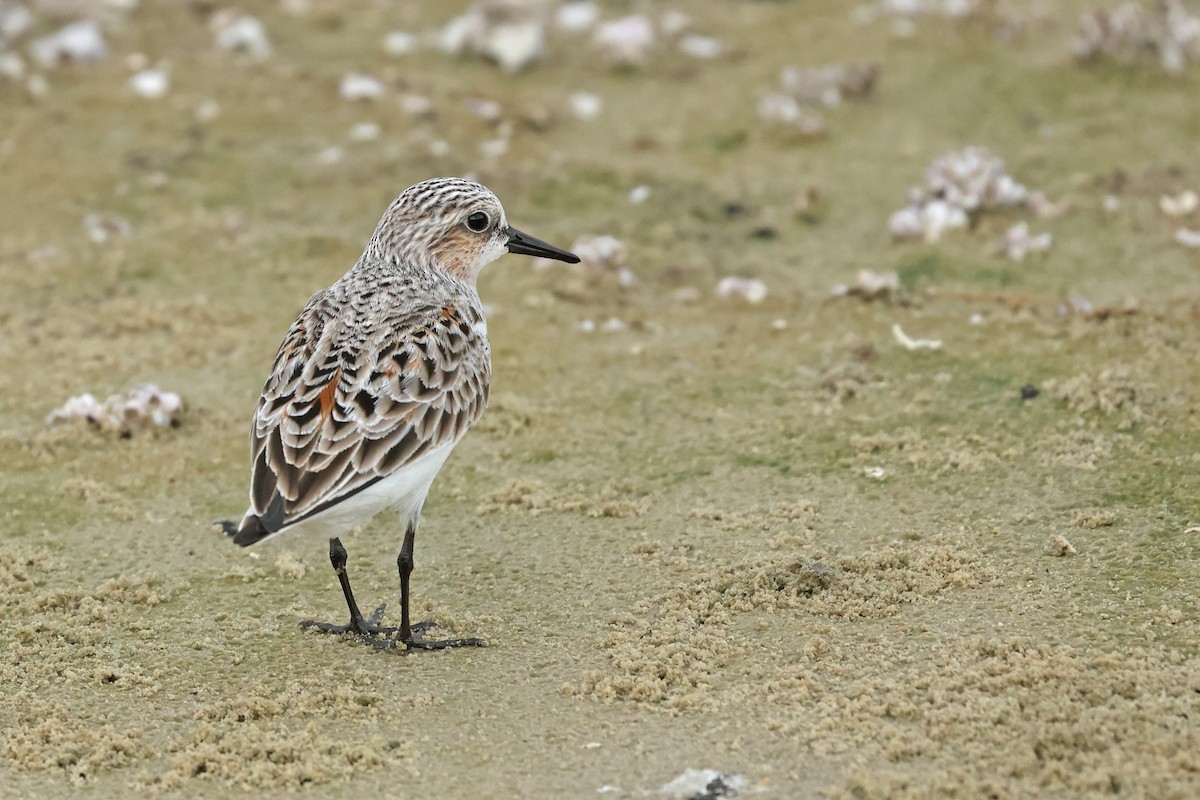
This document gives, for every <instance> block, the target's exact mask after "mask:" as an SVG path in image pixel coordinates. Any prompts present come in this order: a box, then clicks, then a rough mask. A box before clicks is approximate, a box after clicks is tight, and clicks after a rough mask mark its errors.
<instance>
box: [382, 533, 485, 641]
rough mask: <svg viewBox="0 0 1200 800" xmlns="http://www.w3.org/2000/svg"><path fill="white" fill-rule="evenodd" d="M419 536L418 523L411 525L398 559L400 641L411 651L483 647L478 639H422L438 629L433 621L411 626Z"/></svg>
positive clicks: (405, 534)
mask: <svg viewBox="0 0 1200 800" xmlns="http://www.w3.org/2000/svg"><path fill="white" fill-rule="evenodd" d="M416 535H417V525H416V523H415V522H414V523H410V524H409V526H408V529H407V530H406V531H405V532H404V544H403V546H401V548H400V555H399V557H397V558H396V566H397V567H398V568H399V570H400V637H399V638H400V641H401V642H403V643H404V645H405V646H406V647H407V648H408V649H409V650H445V649H446V648H449V647H483V640H482V639H476V638H473V637H472V638H466V639H430V640H427V639H421V638H419V637H420V636H421V634H423V633H425V631H427V630H429V629H431V628H436V627H437V623H436V622H433V621H429V620H427V621H425V622H418V623H417V624H416V625H412V624H410V619H411V617H410V616H409V591H408V587H409V578H411V577H412V571H413V540H414V539H415V538H416Z"/></svg>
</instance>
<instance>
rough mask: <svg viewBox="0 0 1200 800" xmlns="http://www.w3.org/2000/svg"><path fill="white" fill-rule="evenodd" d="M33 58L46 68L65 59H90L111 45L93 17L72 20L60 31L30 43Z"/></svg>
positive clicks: (103, 53)
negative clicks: (107, 43) (106, 41)
mask: <svg viewBox="0 0 1200 800" xmlns="http://www.w3.org/2000/svg"><path fill="white" fill-rule="evenodd" d="M29 53H30V55H32V56H33V60H34V61H36V62H38V64H40V65H41V66H42V67H44V68H50V67H55V66H58V65H59V64H61V63H63V62H66V61H73V62H76V63H80V64H83V63H88V62H92V61H100V60H102V59H104V58H105V57H107V56H108V46H107V45H106V44H105V43H104V34H103V33H101V32H100V26H99V25H97V24H96V23H95V22H93V21H92V20H80V21H79V22H72V23H71V24H70V25H67V26H66V27H65V28H62V29H61V30H59V31H58V32H57V33H52V34H50V35H49V36H43V37H42V38H40V39H34V40H33V42H31V43H30V45H29Z"/></svg>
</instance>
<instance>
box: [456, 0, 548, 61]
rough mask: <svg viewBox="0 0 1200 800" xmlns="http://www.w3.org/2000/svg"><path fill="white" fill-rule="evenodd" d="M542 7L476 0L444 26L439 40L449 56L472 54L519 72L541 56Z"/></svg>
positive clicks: (521, 0) (512, 0)
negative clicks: (476, 0)
mask: <svg viewBox="0 0 1200 800" xmlns="http://www.w3.org/2000/svg"><path fill="white" fill-rule="evenodd" d="M543 6H544V4H543V3H541V2H538V1H537V0H478V2H476V3H475V4H474V5H472V6H471V7H470V8H469V9H467V10H466V12H464V13H463V14H461V15H459V16H457V17H455V18H454V19H452V20H450V22H448V23H446V27H444V28H443V29H442V32H441V36H440V45H441V48H442V51H443V52H445V53H447V54H449V55H461V54H463V53H474V54H476V55H480V56H483V57H484V58H487V59H489V60H491V61H494V62H495V63H497V64H499V65H500V67H501V68H502V69H504V70H505V71H506V72H519V71H520V70H522V69H525V68H526V67H528V66H529V65H531V64H533V63H534V62H535V61H537V60H539V59H540V58H541V57H542V56H543V54H544V52H545V44H546V23H545V20H544V16H545V9H544V7H543Z"/></svg>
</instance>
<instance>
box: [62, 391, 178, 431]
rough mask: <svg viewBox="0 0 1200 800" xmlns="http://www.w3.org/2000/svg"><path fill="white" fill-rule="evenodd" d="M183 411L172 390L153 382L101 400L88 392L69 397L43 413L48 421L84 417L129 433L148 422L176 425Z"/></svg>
mask: <svg viewBox="0 0 1200 800" xmlns="http://www.w3.org/2000/svg"><path fill="white" fill-rule="evenodd" d="M182 415H183V400H182V399H181V398H180V397H179V395H177V394H175V393H174V392H167V391H163V390H162V389H160V388H158V387H157V386H155V385H154V384H152V383H143V384H139V385H138V386H135V387H133V388H132V389H130V390H129V391H128V392H126V393H125V394H119V395H118V394H115V395H112V396H111V397H109V398H108V399H107V400H105V401H104V402H103V403H101V402H99V401H98V400H96V398H95V397H94V396H92V395H91V394H81V395H78V396H76V397H72V398H70V399H68V400H67V402H66V403H65V404H64V405H63V406H62V408H59V409H56V410H54V411H52V412H50V414H49V415H48V416H47V417H46V424H47V425H61V424H65V423H71V422H76V421H85V422H87V423H89V424H91V425H94V426H96V427H97V428H99V429H102V430H112V431H116V432H119V433H122V434H130V433H132V432H133V431H135V430H138V429H140V428H145V427H147V426H148V425H158V426H168V425H169V426H171V427H175V426H178V425H179V423H180V418H181V417H182Z"/></svg>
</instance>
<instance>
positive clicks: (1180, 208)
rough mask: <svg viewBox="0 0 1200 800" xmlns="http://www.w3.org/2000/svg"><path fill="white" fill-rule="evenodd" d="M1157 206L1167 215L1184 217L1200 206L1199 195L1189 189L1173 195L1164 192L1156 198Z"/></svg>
mask: <svg viewBox="0 0 1200 800" xmlns="http://www.w3.org/2000/svg"><path fill="white" fill-rule="evenodd" d="M1158 207H1159V208H1161V209H1162V212H1163V213H1164V214H1166V215H1167V216H1168V217H1186V216H1187V215H1188V214H1191V213H1192V212H1193V211H1195V210H1196V209H1197V208H1200V195H1198V194H1196V193H1195V192H1193V191H1192V190H1191V189H1188V190H1187V191H1184V192H1180V193H1179V194H1178V195H1176V196H1174V197H1172V196H1171V195H1169V194H1164V195H1163V196H1161V197H1159V198H1158Z"/></svg>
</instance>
